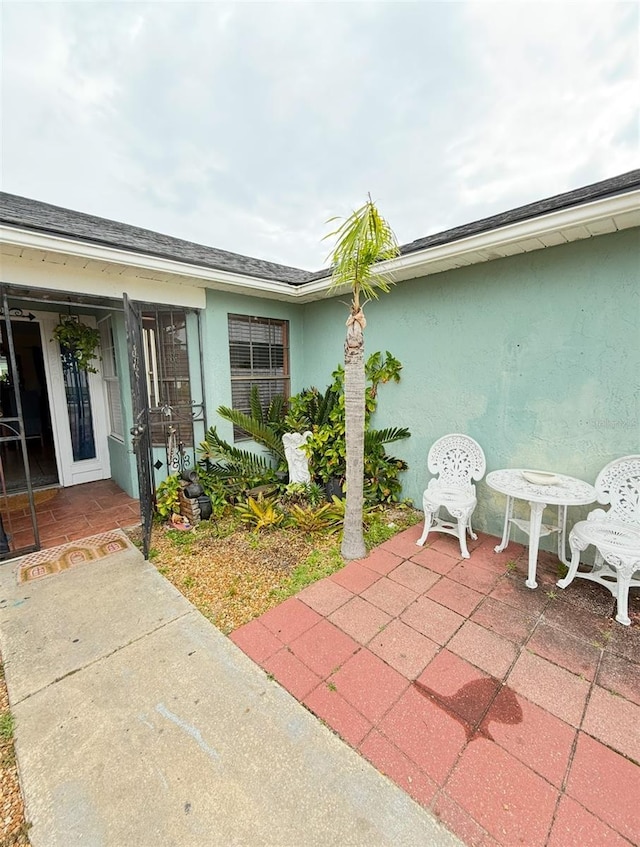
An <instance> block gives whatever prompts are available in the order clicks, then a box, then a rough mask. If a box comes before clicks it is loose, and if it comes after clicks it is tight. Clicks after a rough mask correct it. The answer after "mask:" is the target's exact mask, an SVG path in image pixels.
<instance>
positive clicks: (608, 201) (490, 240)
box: [296, 190, 640, 300]
mask: <svg viewBox="0 0 640 847" xmlns="http://www.w3.org/2000/svg"><path fill="white" fill-rule="evenodd" d="M639 210H640V190H635V191H629V192H627V193H625V194H619V195H616V196H615V197H606V198H604V199H602V200H594V201H593V202H591V203H586V204H584V205H581V206H571V207H570V208H568V209H560V210H558V211H556V212H549V213H547V214H545V215H540V216H538V217H536V218H528V219H527V220H525V221H519V222H518V223H513V224H507V225H506V226H502V227H499V228H497V229H491V230H488V231H486V232H481V233H478V234H477V235H470V236H468V237H467V238H461V239H458V240H456V241H449V242H447V243H446V244H440V245H437V246H435V247H427V248H425V249H424V250H418V251H416V252H415V253H410V254H409V255H407V256H400V257H399V258H398V259H391V260H390V261H388V262H384V263H381V264H380V271H381V273H383V274H388V275H389V276H391V278H392V279H393V280H394V281H396V282H399V281H401V280H403V279H415V278H416V277H419V276H427V275H428V273H429V267H430V266H431V265H433V264H436V263H439V262H442V261H443V260H445V259H455V258H456V257H457V256H465V255H467V254H473V253H476V252H477V251H481V250H484V251H486V250H491V249H493V250H495V249H497V248H499V247H501V246H503V245H508V244H517V243H518V242H521V241H530V240H532V239H536V238H539V237H540V236H542V235H545V234H548V233H550V232H562V230H564V229H571V228H573V227H577V226H585V225H587V224H591V223H595V222H597V221H600V220H603V219H606V218H611V217H614V216H616V215H621V214H624V213H626V212H633V211H639ZM478 261H480V260H478V259H476V260H475V261H473V260H472V261H471V262H470V264H475V263H476V262H478ZM330 285H331V280H330V278H328V277H325V278H323V279H318V280H314V282H309V283H304V284H302V285H300V286H298V287H297V289H296V295H297V298H305V299H306V300H313V299H316V297H317V295H319V294H321V293H322V292H325V291H326V290H327V289H328V288H329V287H330ZM314 295H315V296H314Z"/></svg>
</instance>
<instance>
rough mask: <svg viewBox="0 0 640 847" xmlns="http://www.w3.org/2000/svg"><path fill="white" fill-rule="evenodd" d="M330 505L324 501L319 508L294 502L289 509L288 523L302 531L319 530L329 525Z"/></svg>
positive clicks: (327, 527)
mask: <svg viewBox="0 0 640 847" xmlns="http://www.w3.org/2000/svg"><path fill="white" fill-rule="evenodd" d="M330 513H331V505H330V504H329V503H325V504H324V506H320V508H315V509H314V507H313V506H301V505H299V504H298V503H294V504H293V505H292V506H291V507H290V509H289V523H291V524H293V526H295V527H297V528H298V529H299V530H301V531H302V532H320V531H321V530H326V529H329V528H330V527H331V521H330Z"/></svg>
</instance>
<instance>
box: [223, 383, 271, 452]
mask: <svg viewBox="0 0 640 847" xmlns="http://www.w3.org/2000/svg"><path fill="white" fill-rule="evenodd" d="M249 406H250V410H251V413H250V414H248V415H247V414H246V413H245V412H240V411H238V409H231V408H230V407H229V406H220V407H219V408H218V414H219V415H220V417H222V418H224V419H225V420H227V421H231V423H232V424H233V425H234V426H236V427H238V428H239V429H241V430H243V431H244V432H246V433H247V435H250V436H251V438H252V439H253V440H254V441H257V443H258V444H261V445H262V446H263V447H266V448H267V450H268V451H269V452H270V453H271V455H272V456H274V457H275V459H276V461H277V462H279V463H284V465H285V467H286V462H287V457H286V456H285V452H284V447H283V446H282V435H283V433H285V432H286V431H287V429H286V426H285V423H284V420H285V412H286V408H285V401H284V397H282V396H281V395H280V394H277V395H276V396H275V397H273V398H272V399H271V402H270V403H269V405H268V406H267V407H266V408H264V409H263V408H262V404H261V403H260V394H259V392H258V386H257V385H253V386H252V387H251V394H250V397H249Z"/></svg>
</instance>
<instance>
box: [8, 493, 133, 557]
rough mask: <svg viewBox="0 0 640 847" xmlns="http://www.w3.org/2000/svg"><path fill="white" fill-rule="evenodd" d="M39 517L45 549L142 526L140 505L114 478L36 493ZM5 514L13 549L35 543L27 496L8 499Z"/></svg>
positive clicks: (42, 543) (41, 537)
mask: <svg viewBox="0 0 640 847" xmlns="http://www.w3.org/2000/svg"><path fill="white" fill-rule="evenodd" d="M35 497H36V507H35V509H36V515H37V520H38V530H39V533H40V542H41V545H42V548H43V549H49V548H50V547H58V546H59V545H61V544H66V543H67V542H69V541H77V540H78V539H79V538H86V537H87V536H90V535H97V534H98V533H99V532H107V531H108V530H112V529H118V528H120V527H129V526H134V525H135V524H139V523H140V505H139V503H138V501H137V500H134V499H133V498H131V497H129V495H128V494H126V493H125V492H124V491H123V490H122V489H121V488H119V487H118V485H116V483H115V482H114V481H113V480H111V479H102V480H99V481H98V482H85V483H84V484H83V485H73V486H71V487H70V488H51V489H42V490H40V491H37V492H35ZM7 505H8V509H7V511H6V512H5V513H4V514H3V521H4V528H5V531H6V532H7V533H8V534H9V535H10V536H11V539H12V544H11V549H19V548H21V547H25V546H27V545H29V544H33V530H32V528H31V514H30V512H29V507H28V503H27V501H26V495H18V496H17V497H15V496H14V497H9V498H8V500H7Z"/></svg>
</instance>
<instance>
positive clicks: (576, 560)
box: [556, 547, 582, 588]
mask: <svg viewBox="0 0 640 847" xmlns="http://www.w3.org/2000/svg"><path fill="white" fill-rule="evenodd" d="M581 552H582V551H581V550H577V549H576V548H574V547H572V548H571V564H570V565H569V572H568V573H567V575H566V576H565V578H564V579H559V580H558V581H557V582H556V585H557V586H558V588H566V587H567V585H570V584H571V583H572V582H573V579H574V577H575V575H576V574H577V573H578V565H579V564H580V553H581Z"/></svg>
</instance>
